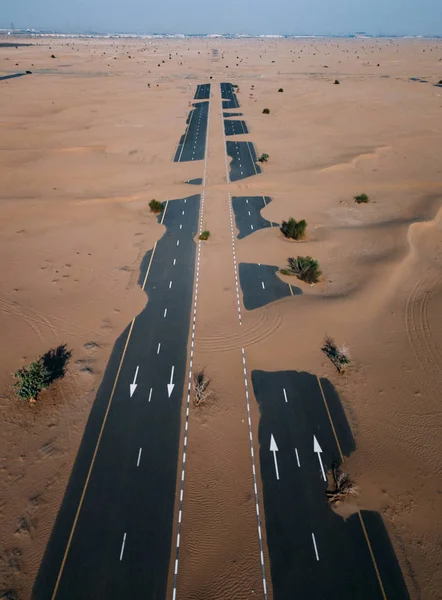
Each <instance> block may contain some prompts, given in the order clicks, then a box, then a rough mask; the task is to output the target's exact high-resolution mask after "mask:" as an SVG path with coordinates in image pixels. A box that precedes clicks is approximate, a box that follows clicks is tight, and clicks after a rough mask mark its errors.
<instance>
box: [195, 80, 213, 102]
mask: <svg viewBox="0 0 442 600" xmlns="http://www.w3.org/2000/svg"><path fill="white" fill-rule="evenodd" d="M209 98H210V83H203V84H201V85H198V86H197V88H196V92H195V97H194V100H208V99H209Z"/></svg>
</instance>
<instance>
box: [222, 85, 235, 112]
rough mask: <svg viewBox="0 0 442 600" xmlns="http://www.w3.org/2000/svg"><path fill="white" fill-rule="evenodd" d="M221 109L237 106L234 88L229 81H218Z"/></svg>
mask: <svg viewBox="0 0 442 600" xmlns="http://www.w3.org/2000/svg"><path fill="white" fill-rule="evenodd" d="M220 88H221V98H222V104H223V109H227V110H228V109H232V108H239V102H238V98H237V96H236V94H235V88H234V87H233V85H232V84H231V83H220Z"/></svg>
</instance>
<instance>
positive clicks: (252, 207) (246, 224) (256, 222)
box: [232, 196, 279, 239]
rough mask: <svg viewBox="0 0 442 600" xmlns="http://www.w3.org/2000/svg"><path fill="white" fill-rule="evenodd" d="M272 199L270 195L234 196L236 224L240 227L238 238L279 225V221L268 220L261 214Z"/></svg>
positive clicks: (233, 204)
mask: <svg viewBox="0 0 442 600" xmlns="http://www.w3.org/2000/svg"><path fill="white" fill-rule="evenodd" d="M271 201H272V199H271V198H269V196H233V197H232V208H233V212H234V214H235V224H236V227H237V229H239V233H238V239H241V238H244V237H246V236H247V235H250V234H252V233H253V232H255V231H257V230H258V229H266V228H267V227H279V223H273V222H272V221H267V219H264V217H262V216H261V210H262V209H263V208H264V207H265V206H267V204H269V203H270V202H271Z"/></svg>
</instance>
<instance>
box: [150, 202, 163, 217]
mask: <svg viewBox="0 0 442 600" xmlns="http://www.w3.org/2000/svg"><path fill="white" fill-rule="evenodd" d="M149 208H150V210H151V212H153V213H156V214H158V213H160V212H163V210H164V206H163V205H162V203H161V202H158V201H157V200H155V199H153V200H151V201H150V202H149Z"/></svg>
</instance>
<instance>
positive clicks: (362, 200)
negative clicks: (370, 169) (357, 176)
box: [354, 194, 369, 204]
mask: <svg viewBox="0 0 442 600" xmlns="http://www.w3.org/2000/svg"><path fill="white" fill-rule="evenodd" d="M354 199H355V201H356V202H357V203H358V204H361V203H363V204H365V203H367V202H368V200H369V198H368V196H367V194H359V196H355V197H354Z"/></svg>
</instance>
